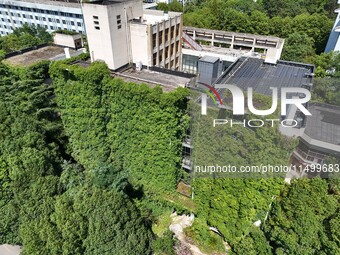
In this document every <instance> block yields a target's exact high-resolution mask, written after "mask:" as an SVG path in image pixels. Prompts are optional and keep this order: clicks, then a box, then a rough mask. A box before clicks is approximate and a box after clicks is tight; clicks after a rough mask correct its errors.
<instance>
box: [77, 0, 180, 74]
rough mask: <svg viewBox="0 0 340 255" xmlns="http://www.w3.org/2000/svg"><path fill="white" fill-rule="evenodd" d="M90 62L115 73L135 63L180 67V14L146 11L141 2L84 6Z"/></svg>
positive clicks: (108, 1)
mask: <svg viewBox="0 0 340 255" xmlns="http://www.w3.org/2000/svg"><path fill="white" fill-rule="evenodd" d="M82 7H83V13H84V20H85V25H86V31H87V38H88V43H89V49H90V55H91V60H92V61H96V60H99V61H100V60H101V61H104V62H105V63H106V64H107V65H108V67H109V68H110V69H112V70H116V69H118V68H120V67H122V66H125V65H128V64H131V63H135V64H138V65H140V64H141V65H143V66H158V67H164V68H169V69H174V70H179V69H180V67H181V44H182V43H181V42H182V38H181V32H182V15H181V13H174V12H169V13H164V12H163V11H156V10H147V9H146V10H143V3H142V1H140V0H130V1H124V2H116V1H112V0H107V1H93V2H88V3H83V4H82Z"/></svg>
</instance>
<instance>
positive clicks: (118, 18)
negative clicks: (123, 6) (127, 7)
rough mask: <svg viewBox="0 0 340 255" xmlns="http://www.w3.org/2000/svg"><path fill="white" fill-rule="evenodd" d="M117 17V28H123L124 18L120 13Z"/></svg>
mask: <svg viewBox="0 0 340 255" xmlns="http://www.w3.org/2000/svg"><path fill="white" fill-rule="evenodd" d="M116 18H117V29H121V28H122V24H121V23H122V20H121V16H120V15H117V16H116Z"/></svg>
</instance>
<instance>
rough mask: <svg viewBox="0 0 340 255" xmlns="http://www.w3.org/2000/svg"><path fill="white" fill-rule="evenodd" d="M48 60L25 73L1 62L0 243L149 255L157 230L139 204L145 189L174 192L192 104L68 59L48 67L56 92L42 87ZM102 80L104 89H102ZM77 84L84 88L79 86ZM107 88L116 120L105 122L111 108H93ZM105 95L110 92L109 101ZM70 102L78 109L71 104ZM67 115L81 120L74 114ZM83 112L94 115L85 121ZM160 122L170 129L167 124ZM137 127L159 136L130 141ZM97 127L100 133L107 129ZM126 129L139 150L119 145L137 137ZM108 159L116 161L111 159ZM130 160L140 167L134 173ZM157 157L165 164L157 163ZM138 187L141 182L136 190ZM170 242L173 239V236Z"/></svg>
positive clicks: (35, 250)
mask: <svg viewBox="0 0 340 255" xmlns="http://www.w3.org/2000/svg"><path fill="white" fill-rule="evenodd" d="M49 64H50V63H49V62H42V63H40V64H37V65H35V66H31V67H29V68H27V69H24V68H22V69H21V68H9V67H7V66H5V65H4V64H1V65H0V73H1V75H0V77H1V79H0V90H1V93H0V97H1V100H0V104H1V112H0V118H1V124H0V137H1V141H2V142H1V145H0V155H1V156H0V162H1V164H0V166H1V168H0V189H1V190H0V194H1V197H0V213H1V215H2V217H1V218H0V233H1V235H0V241H1V243H16V244H22V245H23V247H24V250H23V254H29V255H32V254H91V255H93V254H136V255H139V254H150V253H151V250H152V240H153V237H152V234H151V228H150V224H149V223H147V221H146V219H145V217H144V216H141V212H140V210H144V209H143V208H146V206H144V205H143V203H141V202H139V203H138V207H137V205H136V203H135V201H134V200H133V199H137V200H138V199H141V198H142V196H143V192H144V190H143V189H144V188H142V186H143V185H145V189H147V188H149V190H150V192H154V191H155V190H159V189H161V190H162V189H163V190H169V189H173V190H174V187H175V184H176V182H177V179H178V178H179V177H180V172H179V168H178V167H176V165H177V164H178V161H179V160H180V153H181V150H180V147H179V145H178V144H179V143H180V141H181V135H182V134H181V132H182V130H185V125H186V123H187V119H186V118H185V112H186V108H185V107H184V106H182V104H185V102H186V100H187V99H186V97H185V95H186V92H185V90H178V91H176V92H174V93H169V94H162V92H161V91H160V89H159V88H156V89H149V88H147V87H146V86H138V85H135V84H125V83H124V82H123V81H121V80H111V79H110V78H109V77H108V69H107V67H106V66H105V65H104V64H102V63H96V64H94V65H93V66H92V67H90V68H89V69H88V70H86V69H84V68H77V67H72V66H66V64H64V63H59V64H54V65H53V67H52V68H51V70H50V71H51V74H52V76H53V77H54V79H55V85H54V86H48V85H46V84H44V83H43V81H44V79H45V78H48V76H49V75H48V70H49ZM65 66H66V67H68V68H67V69H68V71H67V70H65V69H64V67H65ZM65 71H67V72H66V73H65ZM94 74H96V76H95V75H94ZM100 74H102V76H100ZM65 75H66V76H65ZM73 75H78V77H77V79H81V81H82V82H83V84H84V85H81V84H80V83H79V86H77V85H76V84H77V82H76V81H75V76H73ZM71 77H73V79H72V78H71ZM81 77H82V78H81ZM94 77H96V78H94ZM105 82H107V83H105ZM101 83H102V85H103V86H100V84H101ZM115 84H116V86H114V85H115ZM71 85H73V86H74V88H75V89H76V90H77V91H76V90H72V86H71ZM105 85H106V86H105ZM118 85H119V86H118ZM59 86H60V87H59ZM61 86H63V87H61ZM82 86H83V88H82ZM62 88H63V89H64V90H66V89H67V88H69V89H68V91H67V93H68V95H67V96H70V97H71V96H73V97H76V96H77V95H78V97H76V98H75V101H73V103H72V104H67V105H65V102H66V101H64V100H66V99H67V100H71V101H72V99H71V98H69V97H68V98H65V97H66V94H62V91H63V90H62ZM99 89H103V91H100V93H101V96H102V98H101V100H103V101H102V102H103V107H104V105H106V104H107V106H108V107H109V106H110V107H112V108H110V109H108V108H107V109H105V111H107V113H108V114H109V115H107V116H105V117H104V118H103V119H100V118H98V117H100V116H102V115H100V113H101V111H102V110H103V109H100V108H99V107H98V111H94V107H92V108H91V107H90V106H91V104H92V103H97V106H100V104H99V102H98V101H95V100H96V96H95V94H94V93H95V91H99ZM104 89H105V91H104ZM72 91H73V92H72ZM91 91H92V93H93V94H91ZM82 92H83V94H82ZM106 92H110V94H107V97H105V93H106ZM55 93H56V95H57V97H55ZM59 93H60V94H59ZM98 95H99V94H98ZM90 96H91V98H93V100H91V98H90ZM109 96H111V99H109ZM118 97H119V98H120V100H121V101H118V100H119V98H118ZM124 97H125V98H126V106H127V107H124V110H125V111H128V110H129V107H128V106H131V117H130V115H129V114H127V113H126V112H124V113H125V115H123V114H122V111H123V109H122V108H121V107H119V104H118V103H123V98H124ZM104 98H105V99H106V100H107V101H104ZM141 99H143V100H141ZM71 101H67V102H68V103H71ZM86 101H88V102H86ZM77 102H78V103H79V107H78V108H77V107H75V106H76V105H77ZM109 102H111V104H110V103H109ZM146 102H147V103H148V105H150V106H151V105H153V107H149V108H148V109H146ZM152 102H153V104H152ZM59 103H60V106H59V105H58V104H59ZM86 103H88V105H86ZM104 103H105V104H104ZM134 103H135V104H136V105H135V106H134ZM71 105H73V108H68V107H70V106H71ZM143 105H144V106H143ZM113 106H116V107H119V108H116V109H115V108H113ZM177 108H178V110H176V109H177ZM81 109H88V111H87V112H88V113H93V114H92V117H91V115H82V114H80V115H78V116H77V115H76V113H77V110H78V112H81V113H83V112H84V111H82V110H81ZM72 110H73V111H72ZM133 111H135V112H133ZM143 111H144V114H143ZM85 113H86V111H85ZM68 114H70V115H71V114H73V115H71V116H73V118H71V117H70V115H68ZM60 115H61V116H62V119H60ZM82 116H84V117H85V118H87V119H82ZM108 116H110V117H112V118H114V122H115V123H112V121H113V120H112V121H111V122H110V121H109V120H110V119H109V118H108ZM124 116H125V117H126V118H125V117H124ZM67 117H68V118H67ZM89 118H91V122H89ZM129 118H130V119H131V122H130V123H129V122H128V119H129ZM148 118H149V119H150V121H149V122H146V123H147V124H148V126H142V124H143V121H144V119H148ZM96 119H97V121H98V122H99V121H100V120H101V121H103V120H106V121H107V124H108V125H107V127H109V128H110V129H108V130H110V131H108V130H105V133H108V134H110V137H107V136H105V135H103V136H101V135H100V130H101V127H100V125H97V126H96V125H94V124H95V123H96ZM119 119H121V120H120V121H121V123H119ZM69 121H73V122H75V121H78V122H77V123H78V124H77V125H78V126H79V127H81V123H88V124H90V125H88V126H87V130H86V129H85V130H82V132H83V134H79V133H77V132H76V130H75V126H74V125H71V123H69ZM123 122H125V124H127V126H126V127H125V125H124V123H123ZM153 122H155V123H156V124H157V127H156V126H155V124H152V123H153ZM138 123H140V125H139V124H138ZM181 123H182V124H181ZM99 124H102V123H100V122H99ZM116 124H119V129H118V128H117V127H116V128H114V127H115V125H116ZM162 124H163V125H164V128H161V125H162ZM129 126H130V129H129V128H128V127H129ZM133 127H136V130H135V132H139V133H140V132H141V131H140V130H141V129H145V128H147V129H148V128H151V129H153V131H151V130H150V131H149V132H147V133H145V136H144V137H143V136H142V135H140V136H139V139H138V140H137V141H136V142H135V143H132V137H134V138H135V137H137V136H138V135H139V133H133V132H134V129H133ZM84 128H86V126H84ZM96 128H100V129H99V131H98V130H97V129H96ZM79 130H81V129H79ZM85 131H87V132H85ZM114 131H115V132H118V131H120V133H118V134H117V133H114ZM124 131H128V132H132V135H133V136H132V137H131V140H129V141H127V140H126V141H127V142H130V143H132V144H120V143H123V142H124V140H123V138H124V137H125V138H124V139H126V137H129V134H128V133H125V134H124ZM166 131H167V132H169V133H167V132H166ZM161 134H162V135H163V136H162V135H161ZM76 135H79V136H80V137H84V138H86V139H88V146H84V145H85V140H82V139H81V138H79V139H78V143H77V141H76V139H75V137H76ZM119 135H121V136H122V138H121V139H120V140H118V139H117V138H115V137H114V136H117V137H118V136H119ZM155 136H157V140H156V139H155V138H154V137H155ZM90 139H92V141H90ZM171 139H172V140H171ZM98 141H99V142H98ZM101 142H103V144H101ZM111 142H112V143H111ZM98 144H99V145H101V146H103V147H104V146H107V147H106V148H104V149H109V150H112V151H113V149H115V150H114V151H115V153H116V154H117V156H115V155H113V153H112V154H103V152H104V149H103V150H101V148H100V147H99V146H98ZM115 146H117V147H118V148H117V147H115ZM124 146H126V147H127V146H135V147H136V148H139V149H137V150H134V149H133V148H132V147H127V148H126V147H124ZM144 146H145V147H144ZM156 146H166V149H162V148H159V147H158V150H157V151H155V150H152V149H151V148H152V147H156ZM171 146H172V147H171ZM125 148H126V150H131V152H129V154H127V155H124V153H123V151H122V150H123V149H125ZM144 148H148V150H145V149H144ZM156 148H157V147H156ZM125 152H126V151H125ZM133 153H135V154H133ZM136 153H138V154H136ZM140 153H143V156H144V157H143V158H142V156H139V158H137V156H136V155H140ZM105 155H107V156H108V157H107V158H106V160H105V158H104V156H105ZM111 157H112V161H110V160H111ZM120 157H122V159H120ZM132 157H133V158H132ZM159 157H160V158H161V159H159ZM163 157H164V161H163V160H162V158H163ZM124 159H125V160H129V161H132V163H134V165H136V167H134V165H132V164H131V163H130V162H127V161H123V160H124ZM142 159H143V160H145V161H144V162H141V163H140V164H137V163H138V162H137V161H133V160H142ZM156 159H157V160H158V161H159V163H158V162H155V160H156ZM119 160H122V161H119ZM115 162H117V164H116V163H115ZM171 162H173V163H172V164H173V165H172V166H171V165H170V164H169V163H171ZM113 163H114V164H113ZM128 163H130V164H128ZM157 163H158V164H157ZM162 163H163V165H162ZM164 169H165V171H164ZM155 171H159V173H156V172H155ZM132 174H135V175H132ZM162 174H163V175H162ZM132 176H133V177H135V178H132ZM158 176H160V177H161V178H162V179H160V178H159V177H158ZM137 177H139V178H137ZM130 181H131V182H132V183H133V184H135V185H134V186H133V185H131V184H130ZM165 182H167V183H166V184H167V186H166V185H165ZM137 188H139V189H138V190H137ZM136 202H137V201H136ZM154 206H155V207H159V205H154ZM164 208H165V209H164V210H169V208H171V207H169V206H168V205H165V206H164ZM146 216H147V215H146ZM164 240H165V241H164V242H169V238H168V239H166V238H164ZM166 240H168V241H166ZM170 245H171V244H170ZM155 247H157V245H156V246H155Z"/></svg>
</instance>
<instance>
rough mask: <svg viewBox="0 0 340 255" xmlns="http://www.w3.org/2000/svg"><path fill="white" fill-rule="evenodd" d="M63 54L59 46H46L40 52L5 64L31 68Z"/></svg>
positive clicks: (7, 60) (22, 56) (31, 53)
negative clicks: (30, 66) (42, 61)
mask: <svg viewBox="0 0 340 255" xmlns="http://www.w3.org/2000/svg"><path fill="white" fill-rule="evenodd" d="M72 52H73V51H72V50H70V53H72ZM62 54H64V49H63V48H61V47H57V46H46V47H44V48H41V49H38V50H33V51H30V52H27V53H24V54H21V55H17V56H14V57H11V58H8V59H6V60H4V62H5V63H8V64H10V65H14V66H29V65H32V64H34V63H37V62H39V61H41V60H48V59H50V58H53V57H56V56H58V55H62Z"/></svg>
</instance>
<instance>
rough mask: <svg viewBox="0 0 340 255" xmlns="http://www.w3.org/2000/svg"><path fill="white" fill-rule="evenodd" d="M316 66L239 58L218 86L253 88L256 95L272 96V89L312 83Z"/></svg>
mask: <svg viewBox="0 0 340 255" xmlns="http://www.w3.org/2000/svg"><path fill="white" fill-rule="evenodd" d="M313 70H314V66H312V65H308V64H302V63H295V62H289V61H278V62H277V64H276V65H272V64H266V63H264V59H258V58H250V57H249V58H245V57H241V58H239V59H238V60H237V61H236V62H235V63H234V64H233V65H232V66H230V68H229V69H228V70H226V72H225V73H224V74H223V76H222V77H221V79H219V80H218V81H217V82H216V83H218V84H234V85H237V86H238V87H240V88H241V89H243V90H247V88H249V87H252V88H253V90H254V91H255V92H256V93H260V94H263V95H268V96H271V95H272V90H271V89H270V87H276V88H281V87H301V86H302V85H304V84H310V83H312V76H308V75H307V74H311V73H312V72H313Z"/></svg>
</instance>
